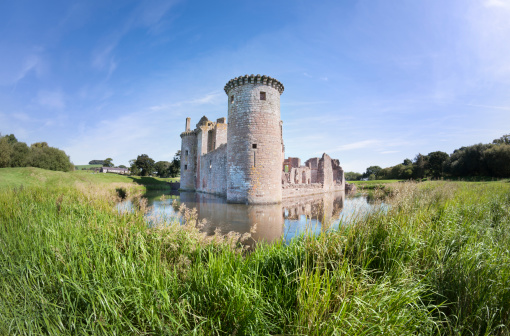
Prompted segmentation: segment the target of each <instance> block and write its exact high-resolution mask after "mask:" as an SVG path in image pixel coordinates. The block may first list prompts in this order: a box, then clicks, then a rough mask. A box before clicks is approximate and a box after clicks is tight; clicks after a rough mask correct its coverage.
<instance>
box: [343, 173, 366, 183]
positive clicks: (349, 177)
mask: <svg viewBox="0 0 510 336" xmlns="http://www.w3.org/2000/svg"><path fill="white" fill-rule="evenodd" d="M361 176H363V174H360V173H356V172H345V173H344V177H345V180H346V181H356V180H359V179H360V178H361Z"/></svg>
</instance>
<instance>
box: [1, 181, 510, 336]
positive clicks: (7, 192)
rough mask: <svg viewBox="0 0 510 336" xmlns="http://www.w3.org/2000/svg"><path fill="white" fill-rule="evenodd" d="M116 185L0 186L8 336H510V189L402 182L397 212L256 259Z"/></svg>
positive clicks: (390, 189) (189, 214)
mask: <svg viewBox="0 0 510 336" xmlns="http://www.w3.org/2000/svg"><path fill="white" fill-rule="evenodd" d="M118 188H122V187H120V186H119V185H113V186H111V187H110V188H105V187H104V185H98V186H96V187H94V185H91V184H86V185H80V184H73V185H67V186H57V187H48V186H45V187H44V188H43V187H25V188H17V189H8V188H5V189H3V190H0V334H52V335H58V334H105V335H113V334H144V335H380V334H389V335H406V334H407V335H409V334H413V335H414V334H422V335H436V334H442V335H473V334H485V335H489V334H494V335H507V334H509V325H510V252H509V249H508V246H510V233H509V229H510V185H509V184H508V183H477V184H471V183H464V182H455V183H454V182H426V183H419V184H417V183H395V184H389V185H386V186H385V189H384V190H385V192H384V194H381V195H379V196H378V197H376V199H383V200H384V202H385V203H387V204H389V205H390V208H389V210H387V211H384V212H382V211H381V212H380V213H374V214H371V215H369V216H360V217H359V219H358V221H357V222H355V223H354V224H351V225H348V226H347V225H340V227H339V229H338V230H335V231H329V232H321V233H319V234H318V235H310V234H306V233H305V234H303V235H301V236H300V237H297V238H295V239H293V240H292V241H291V242H290V243H288V244H286V243H285V242H284V241H283V240H281V241H278V242H276V243H273V244H271V245H269V244H264V243H261V244H258V245H257V248H256V249H255V250H253V251H246V250H245V249H244V248H243V245H242V244H241V240H242V239H244V238H246V237H239V236H238V235H229V236H226V237H220V236H215V237H207V236H204V235H203V234H202V233H201V232H200V230H199V226H200V223H197V216H196V213H194V211H193V210H192V209H186V208H184V207H182V206H181V209H180V210H181V211H182V213H183V215H184V217H185V220H184V223H183V224H182V225H181V224H179V223H177V222H174V221H172V220H170V219H166V220H160V221H159V222H158V223H156V225H150V226H148V225H147V221H146V218H145V216H144V208H143V207H142V206H141V207H139V210H138V211H134V212H125V213H120V212H118V211H117V210H116V209H115V203H116V201H117V200H118V198H119V197H120V196H123V197H129V196H130V192H129V190H128V191H127V196H126V195H120V194H119V192H118V191H116V189H118ZM126 188H127V186H126ZM176 206H177V205H176Z"/></svg>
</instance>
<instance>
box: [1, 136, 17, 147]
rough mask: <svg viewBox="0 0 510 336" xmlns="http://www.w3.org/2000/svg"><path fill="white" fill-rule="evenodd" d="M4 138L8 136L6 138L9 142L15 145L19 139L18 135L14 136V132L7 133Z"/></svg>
mask: <svg viewBox="0 0 510 336" xmlns="http://www.w3.org/2000/svg"><path fill="white" fill-rule="evenodd" d="M4 138H6V139H7V142H8V143H9V144H10V145H14V144H15V143H16V142H18V139H16V137H15V136H14V134H9V135H6V136H4Z"/></svg>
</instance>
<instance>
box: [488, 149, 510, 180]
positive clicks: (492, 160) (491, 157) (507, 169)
mask: <svg viewBox="0 0 510 336" xmlns="http://www.w3.org/2000/svg"><path fill="white" fill-rule="evenodd" d="M484 157H485V161H486V162H487V166H488V168H489V171H490V175H491V176H496V177H510V144H508V145H507V144H501V145H498V146H493V147H491V148H489V149H487V150H486V151H485V153H484Z"/></svg>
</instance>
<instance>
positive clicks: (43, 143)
mask: <svg viewBox="0 0 510 336" xmlns="http://www.w3.org/2000/svg"><path fill="white" fill-rule="evenodd" d="M30 147H32V148H44V147H49V146H48V143H47V142H46V141H43V142H36V143H33V144H31V145H30Z"/></svg>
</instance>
